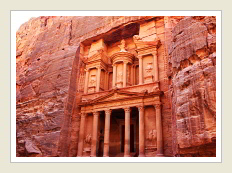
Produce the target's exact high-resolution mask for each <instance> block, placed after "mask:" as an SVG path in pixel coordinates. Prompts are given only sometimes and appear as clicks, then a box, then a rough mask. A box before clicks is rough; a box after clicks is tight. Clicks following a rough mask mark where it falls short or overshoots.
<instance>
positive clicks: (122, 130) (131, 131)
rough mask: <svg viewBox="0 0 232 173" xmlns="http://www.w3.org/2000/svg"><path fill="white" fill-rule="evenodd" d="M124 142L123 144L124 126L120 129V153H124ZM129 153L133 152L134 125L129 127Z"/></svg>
mask: <svg viewBox="0 0 232 173" xmlns="http://www.w3.org/2000/svg"><path fill="white" fill-rule="evenodd" d="M124 142H125V125H122V127H121V152H124ZM130 152H135V148H134V125H133V124H131V125H130Z"/></svg>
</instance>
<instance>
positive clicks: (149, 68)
mask: <svg viewBox="0 0 232 173" xmlns="http://www.w3.org/2000/svg"><path fill="white" fill-rule="evenodd" d="M152 69H153V67H152V62H149V63H147V67H146V69H145V71H146V76H151V75H152Z"/></svg>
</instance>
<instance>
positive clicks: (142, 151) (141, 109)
mask: <svg viewBox="0 0 232 173" xmlns="http://www.w3.org/2000/svg"><path fill="white" fill-rule="evenodd" d="M138 110H139V157H145V145H144V144H145V143H144V107H143V106H139V107H138Z"/></svg>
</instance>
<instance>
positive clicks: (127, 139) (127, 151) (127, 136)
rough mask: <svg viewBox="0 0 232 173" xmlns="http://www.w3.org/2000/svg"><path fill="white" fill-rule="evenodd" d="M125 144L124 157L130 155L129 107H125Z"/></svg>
mask: <svg viewBox="0 0 232 173" xmlns="http://www.w3.org/2000/svg"><path fill="white" fill-rule="evenodd" d="M124 111H125V144H124V157H130V108H125V109H124Z"/></svg>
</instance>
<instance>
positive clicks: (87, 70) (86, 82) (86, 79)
mask: <svg viewBox="0 0 232 173" xmlns="http://www.w3.org/2000/svg"><path fill="white" fill-rule="evenodd" d="M88 83H89V69H86V73H85V88H84V94H87V92H88Z"/></svg>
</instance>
